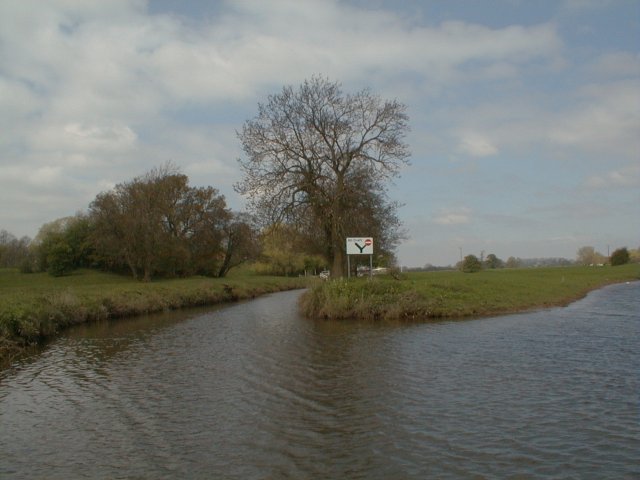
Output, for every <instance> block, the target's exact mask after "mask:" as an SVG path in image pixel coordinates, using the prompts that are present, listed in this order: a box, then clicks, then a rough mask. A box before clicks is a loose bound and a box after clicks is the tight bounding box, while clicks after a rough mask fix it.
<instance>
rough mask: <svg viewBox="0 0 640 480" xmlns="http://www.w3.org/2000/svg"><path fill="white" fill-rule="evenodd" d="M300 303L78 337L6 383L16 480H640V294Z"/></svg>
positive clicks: (286, 298)
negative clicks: (560, 301)
mask: <svg viewBox="0 0 640 480" xmlns="http://www.w3.org/2000/svg"><path fill="white" fill-rule="evenodd" d="M299 295H300V292H299V291H297V292H286V293H280V294H275V295H271V296H268V297H263V298H260V299H257V300H254V301H250V302H245V303H239V304H235V305H231V306H227V307H224V308H217V309H209V310H199V311H189V312H180V313H177V314H176V313H171V314H163V315H158V316H149V317H144V318H138V319H132V320H120V321H117V322H103V323H99V324H96V325H91V326H84V327H81V328H77V329H75V330H72V331H70V332H68V334H66V335H65V336H64V337H61V338H59V339H57V340H55V341H54V342H52V343H51V344H49V345H48V346H47V347H46V348H45V349H43V351H42V352H39V353H38V354H35V355H33V356H30V357H28V358H25V359H22V360H20V361H19V362H16V363H15V364H14V365H13V366H11V367H10V368H9V369H7V370H4V371H2V372H0V478H29V479H37V478H43V479H44V478H46V479H68V478H72V479H76V478H91V479H99V478H105V479H107V478H108V479H117V478H153V479H157V478H203V479H204V478H238V479H262V478H265V479H266V478H276V479H277V478H296V479H297V478H322V479H324V478H363V479H371V478H373V479H375V478H383V479H388V478H478V479H482V478H576V479H577V478H580V479H583V478H594V479H602V478H614V479H621V478H640V463H639V460H640V400H639V395H640V282H634V283H631V284H622V285H617V286H611V287H607V288H605V289H602V290H599V291H596V292H592V293H591V294H590V295H589V296H587V297H586V298H585V299H583V300H581V301H579V302H577V303H574V304H573V305H570V306H569V307H566V308H560V309H551V310H544V311H538V312H534V313H526V314H519V315H509V316H501V317H496V318H486V319H475V320H464V321H444V322H432V323H416V324H409V325H407V324H398V325H389V324H385V325H383V324H371V323H362V322H342V323H339V322H326V321H313V320H307V319H304V318H301V317H300V316H298V315H297V314H296V313H295V312H296V301H297V298H298V296H299Z"/></svg>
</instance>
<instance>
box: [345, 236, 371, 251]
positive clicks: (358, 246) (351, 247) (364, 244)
mask: <svg viewBox="0 0 640 480" xmlns="http://www.w3.org/2000/svg"><path fill="white" fill-rule="evenodd" d="M347 255H373V238H371V237H348V238H347Z"/></svg>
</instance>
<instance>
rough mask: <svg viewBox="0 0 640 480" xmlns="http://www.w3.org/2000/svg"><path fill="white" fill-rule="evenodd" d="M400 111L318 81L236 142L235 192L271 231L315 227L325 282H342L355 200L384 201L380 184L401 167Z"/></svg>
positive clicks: (265, 108) (280, 101)
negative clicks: (240, 155) (238, 172)
mask: <svg viewBox="0 0 640 480" xmlns="http://www.w3.org/2000/svg"><path fill="white" fill-rule="evenodd" d="M405 111H406V107H405V105H403V104H401V103H399V102H397V101H395V100H394V101H383V100H382V99H380V98H379V97H378V96H376V95H374V94H372V93H371V92H370V91H369V90H366V89H365V90H362V91H360V92H358V93H356V94H353V95H352V94H344V93H343V92H342V90H341V87H340V84H338V83H334V82H330V81H329V80H328V79H325V78H323V77H313V78H312V79H311V80H307V81H305V82H304V83H303V84H302V85H301V86H300V87H299V88H298V89H297V90H294V89H293V88H292V87H290V86H289V87H285V88H283V90H282V92H281V93H280V94H278V95H272V96H270V97H269V98H268V102H267V103H266V104H259V105H258V115H257V116H256V117H255V118H254V119H253V120H249V121H247V122H246V123H245V124H244V126H243V129H242V131H241V132H239V134H238V136H239V138H240V141H241V143H242V148H243V150H244V152H245V154H246V156H247V158H246V159H245V160H240V165H241V168H242V169H243V171H244V173H245V177H244V180H243V181H242V182H240V183H238V184H237V185H236V190H237V191H238V192H239V193H241V194H243V195H246V196H248V197H249V201H250V207H251V208H252V209H253V210H255V211H256V212H257V213H259V214H261V215H262V216H263V217H264V218H265V219H266V220H267V221H268V222H270V223H278V222H283V221H284V222H291V223H300V222H303V223H304V222H306V223H308V222H309V221H310V220H311V221H312V222H313V223H315V224H316V225H317V226H318V227H319V230H320V231H321V232H322V238H323V239H324V243H325V249H326V252H327V253H326V255H327V259H328V261H329V262H330V263H331V264H332V275H334V276H342V274H343V271H344V263H345V262H344V255H345V252H344V248H345V237H346V236H347V230H348V228H349V223H350V220H351V219H353V218H355V217H357V216H359V215H366V212H362V211H358V203H360V202H359V200H360V199H361V198H362V197H367V196H369V198H370V199H373V198H375V200H376V201H378V202H380V201H384V200H386V195H385V192H386V190H385V183H386V182H387V181H389V180H391V179H392V178H393V177H395V176H397V175H398V173H399V170H400V168H401V167H402V166H403V165H404V164H406V163H408V157H409V151H408V146H407V145H406V144H405V143H404V137H405V135H406V132H407V131H408V128H409V127H408V117H407V115H406V113H405ZM363 188H364V190H363ZM373 189H375V190H376V191H375V192H374V191H373ZM372 193H373V194H375V195H374V196H371V194H372ZM379 210H380V211H382V209H379ZM394 213H395V210H394ZM395 220H397V218H395V217H394V221H395ZM382 224H384V222H382ZM362 234H363V235H364V234H365V233H364V232H363V233H362Z"/></svg>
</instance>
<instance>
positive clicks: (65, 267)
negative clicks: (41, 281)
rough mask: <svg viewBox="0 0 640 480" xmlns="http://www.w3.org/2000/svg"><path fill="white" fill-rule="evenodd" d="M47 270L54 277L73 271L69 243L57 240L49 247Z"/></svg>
mask: <svg viewBox="0 0 640 480" xmlns="http://www.w3.org/2000/svg"><path fill="white" fill-rule="evenodd" d="M47 271H48V272H49V273H50V274H51V275H53V276H54V277H61V276H63V275H68V274H70V273H71V272H72V271H73V250H72V249H71V247H70V246H69V245H67V244H66V243H64V242H59V243H56V244H55V245H53V246H52V247H51V248H50V249H49V254H48V255H47Z"/></svg>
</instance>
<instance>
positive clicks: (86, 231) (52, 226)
mask: <svg viewBox="0 0 640 480" xmlns="http://www.w3.org/2000/svg"><path fill="white" fill-rule="evenodd" d="M3 238H4V239H5V240H7V239H9V240H10V241H5V242H3V247H2V250H0V253H1V255H0V258H1V261H2V264H3V265H4V266H13V267H20V268H21V269H22V271H23V272H38V271H48V272H49V273H51V274H52V275H55V276H60V275H65V274H67V273H70V272H71V271H73V270H74V269H77V268H83V267H90V268H100V269H103V270H107V271H113V272H118V273H130V274H131V275H132V276H133V278H136V279H141V280H145V281H149V280H151V279H152V278H153V277H159V276H171V277H173V276H189V275H194V274H201V275H208V276H218V277H224V276H225V275H226V274H227V272H228V271H229V270H230V269H231V268H233V267H235V266H237V265H239V264H241V263H242V262H244V261H246V260H248V259H249V258H252V256H253V255H254V254H255V252H256V247H255V245H256V243H257V238H256V229H255V227H254V226H253V225H252V223H251V218H250V217H249V216H248V215H246V214H242V213H235V212H232V211H231V210H230V209H229V208H227V205H226V202H225V198H224V196H222V195H220V194H219V192H218V190H216V189H215V188H213V187H193V186H190V185H189V179H188V177H187V176H186V175H184V174H182V173H180V172H179V171H178V169H177V168H176V167H174V166H172V165H171V164H167V165H165V166H162V167H157V168H154V169H153V170H151V171H149V172H148V173H146V174H144V175H142V176H140V177H136V178H134V179H133V180H130V181H127V182H123V183H120V184H118V185H116V186H115V188H114V189H112V190H110V191H107V192H102V193H100V194H98V195H97V196H96V198H95V199H94V200H93V201H92V202H91V204H90V205H89V208H88V210H87V211H86V212H83V213H78V214H76V215H75V216H72V217H65V218H61V219H58V220H55V221H53V222H50V223H47V224H45V225H43V226H42V227H41V228H40V230H39V232H38V234H37V236H36V237H35V239H34V240H33V241H31V240H30V239H28V238H24V239H22V240H21V241H20V242H18V245H15V244H16V241H15V240H13V239H11V235H10V234H8V233H6V232H5V233H4V235H3ZM18 246H19V247H20V248H17V247H18Z"/></svg>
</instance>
